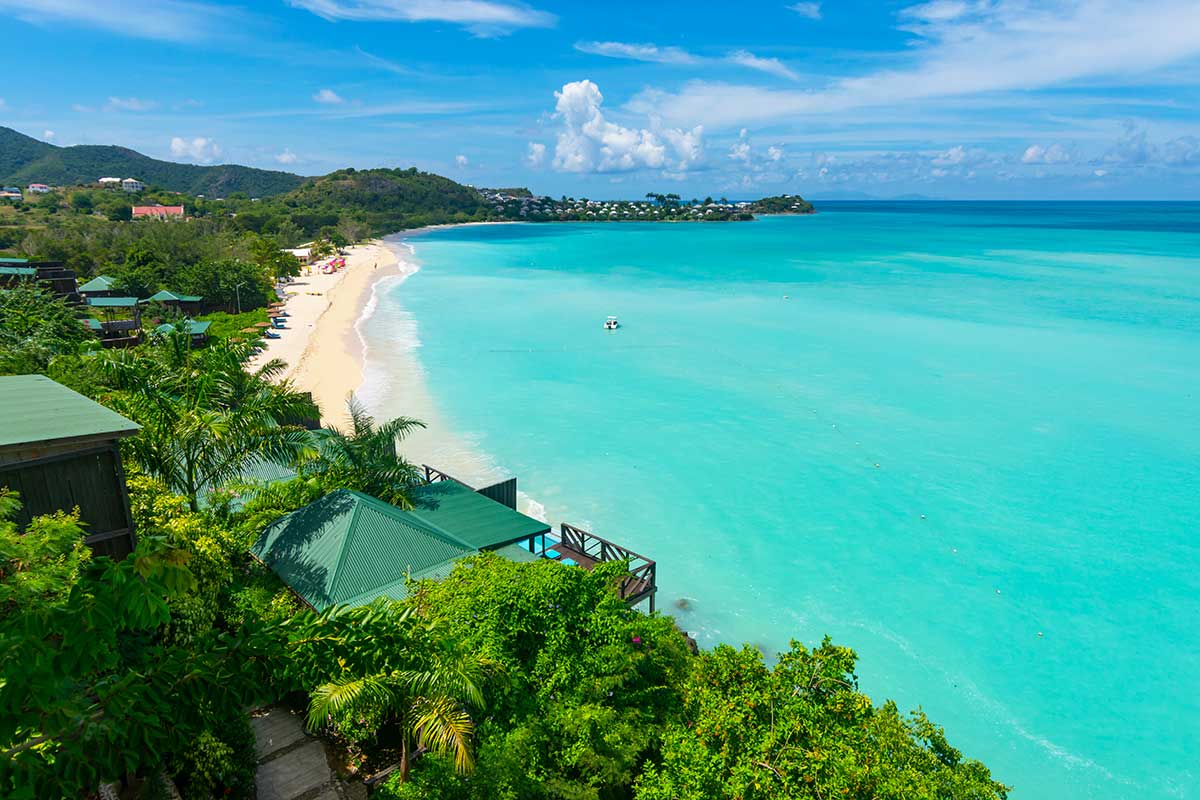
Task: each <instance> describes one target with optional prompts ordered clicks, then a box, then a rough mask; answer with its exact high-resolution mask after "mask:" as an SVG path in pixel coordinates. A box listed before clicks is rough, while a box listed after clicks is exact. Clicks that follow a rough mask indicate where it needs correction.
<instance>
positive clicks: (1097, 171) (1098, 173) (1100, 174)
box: [1092, 169, 1108, 178]
mask: <svg viewBox="0 0 1200 800" xmlns="http://www.w3.org/2000/svg"><path fill="white" fill-rule="evenodd" d="M1092 174H1093V175H1095V176H1096V177H1097V178H1103V177H1104V176H1105V175H1107V174H1108V170H1106V169H1094V170H1092Z"/></svg>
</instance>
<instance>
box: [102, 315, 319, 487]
mask: <svg viewBox="0 0 1200 800" xmlns="http://www.w3.org/2000/svg"><path fill="white" fill-rule="evenodd" d="M166 339H167V341H166V342H165V343H163V344H161V345H159V346H155V347H148V348H139V349H138V350H124V351H120V352H116V353H113V352H111V351H110V353H109V354H106V357H105V360H104V362H103V368H104V369H105V371H106V372H107V374H108V376H109V377H110V378H111V379H112V380H113V382H114V384H115V386H116V387H117V389H118V391H117V393H116V394H115V395H114V396H113V397H111V398H110V404H111V405H112V407H113V408H115V409H116V410H117V411H119V412H121V413H123V414H125V415H126V416H127V417H129V418H131V419H132V420H133V421H134V422H137V423H138V424H139V425H141V426H142V430H141V432H140V433H139V434H138V435H137V436H134V437H131V438H130V439H129V440H128V443H127V448H128V451H127V452H128V454H129V456H130V458H131V459H132V460H133V461H134V462H135V463H136V464H138V465H139V466H140V467H141V468H142V469H144V470H146V472H148V473H150V474H151V475H154V476H156V477H158V478H161V479H162V480H163V481H164V482H165V483H166V484H167V486H169V487H170V488H171V490H172V491H175V492H178V493H179V494H181V495H183V496H184V497H186V498H187V499H188V503H189V504H190V506H191V508H192V510H193V511H195V510H198V508H199V498H200V494H201V492H202V491H203V490H205V489H210V488H216V487H218V486H221V485H223V484H225V483H228V482H230V481H232V480H235V479H236V478H238V476H240V475H241V474H242V473H243V472H244V471H245V470H246V469H247V468H248V467H250V466H251V465H253V464H254V463H256V462H259V461H270V462H275V463H281V464H290V463H293V462H295V461H296V460H297V459H298V458H299V457H300V456H302V455H304V454H305V453H307V452H310V451H311V449H312V441H313V440H312V435H311V434H310V433H309V432H308V431H307V430H305V429H304V428H302V427H300V426H298V425H294V424H289V422H290V421H291V420H295V419H300V418H303V417H304V416H306V415H307V414H308V413H310V411H311V401H309V399H308V398H307V397H306V396H304V395H301V394H299V393H297V392H294V391H292V389H291V387H290V385H289V384H287V383H286V382H284V383H276V382H275V381H276V380H277V379H278V378H279V376H280V375H281V374H282V372H283V370H284V364H283V362H282V361H279V360H273V361H269V362H267V363H266V364H263V365H262V366H261V367H259V368H258V369H256V370H253V371H248V370H247V369H246V368H245V366H244V364H245V362H246V360H247V359H248V358H249V357H250V355H251V350H250V347H249V345H245V344H237V343H219V344H216V345H213V346H212V347H209V348H206V349H205V350H201V351H193V350H191V349H190V347H189V346H188V344H187V334H186V333H184V332H173V333H171V334H168V335H167V337H166Z"/></svg>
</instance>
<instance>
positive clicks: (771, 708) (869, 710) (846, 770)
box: [635, 638, 1007, 800]
mask: <svg viewBox="0 0 1200 800" xmlns="http://www.w3.org/2000/svg"><path fill="white" fill-rule="evenodd" d="M855 660H856V656H855V654H854V651H853V650H850V649H849V648H846V647H837V646H835V645H833V644H831V643H830V641H829V639H828V638H827V639H826V640H825V641H824V642H823V643H822V645H821V646H820V647H819V648H817V649H815V650H812V651H810V650H808V649H806V648H805V647H804V646H803V645H801V644H800V643H798V642H792V648H791V650H790V651H789V652H787V653H784V654H783V655H782V656H780V659H779V663H778V664H777V665H776V666H775V667H774V668H773V669H768V668H767V667H766V666H765V665H764V663H763V658H762V654H761V653H759V652H758V651H757V650H755V649H753V648H750V647H744V648H743V649H741V650H735V649H733V648H731V647H728V646H720V647H718V648H716V649H715V650H713V651H712V652H708V653H703V654H701V655H700V656H699V657H697V658H696V659H694V660H693V662H692V669H691V672H690V674H689V676H688V678H687V680H686V682H684V684H683V687H682V689H683V700H684V706H683V712H684V714H683V717H684V718H683V719H682V720H679V721H677V722H675V723H673V724H671V725H669V726H668V727H667V729H666V730H665V733H664V736H663V747H662V751H663V752H662V756H661V759H660V760H658V763H657V764H655V765H651V766H649V767H648V768H647V769H646V771H645V772H644V773H643V774H642V776H641V777H640V778H639V779H638V782H637V786H636V792H635V797H636V798H637V800H709V799H710V798H739V800H743V799H744V800H755V798H784V799H790V798H797V799H799V798H804V799H805V800H807V799H808V798H812V800H818V799H819V798H828V797H851V798H894V799H895V800H902V799H903V800H907V799H908V798H928V800H940V798H949V797H953V798H956V799H961V800H966V799H971V800H985V799H990V798H1004V797H1006V796H1007V789H1006V787H1004V786H1003V785H1001V784H999V783H996V782H994V781H993V780H991V776H990V775H989V773H988V771H987V768H986V767H984V766H983V765H982V764H980V763H979V762H977V761H970V760H964V759H963V757H962V754H961V753H959V752H958V751H957V750H955V749H954V748H952V747H950V745H949V744H948V743H947V742H946V739H945V736H944V734H943V732H942V730H941V729H940V728H938V727H936V726H934V725H933V724H932V723H930V722H929V720H928V719H926V717H925V715H924V714H922V713H919V712H917V713H914V714H912V715H910V716H909V717H908V718H907V719H906V718H904V717H902V716H901V715H900V714H899V712H898V711H897V709H896V706H895V704H894V703H891V702H888V703H885V704H884V705H882V706H875V705H873V704H872V703H871V699H870V698H869V697H867V696H866V695H864V694H861V693H860V692H859V691H858V688H857V680H856V678H855V675H854V663H855Z"/></svg>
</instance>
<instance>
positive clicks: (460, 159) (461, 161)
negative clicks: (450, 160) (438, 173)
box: [454, 153, 471, 169]
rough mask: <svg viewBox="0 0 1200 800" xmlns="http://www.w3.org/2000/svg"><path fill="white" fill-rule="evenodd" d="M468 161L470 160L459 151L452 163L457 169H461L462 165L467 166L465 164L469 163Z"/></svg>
mask: <svg viewBox="0 0 1200 800" xmlns="http://www.w3.org/2000/svg"><path fill="white" fill-rule="evenodd" d="M469 163H471V162H470V160H469V159H468V158H467V157H466V156H464V155H462V154H461V153H460V154H459V155H456V156H455V157H454V165H455V166H456V167H458V168H459V169H462V168H463V167H465V166H467V164H469Z"/></svg>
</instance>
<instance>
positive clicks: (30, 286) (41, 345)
mask: <svg viewBox="0 0 1200 800" xmlns="http://www.w3.org/2000/svg"><path fill="white" fill-rule="evenodd" d="M92 338H93V337H92V336H91V335H90V334H89V333H88V332H87V330H86V329H85V328H84V327H83V324H82V323H81V322H80V321H79V319H78V318H77V317H76V316H75V313H74V310H73V309H72V308H71V307H70V306H69V305H67V304H66V302H64V301H63V300H61V299H59V298H57V297H55V296H54V295H53V294H51V293H50V292H48V291H46V290H45V289H44V288H42V286H40V285H39V284H37V283H34V282H32V281H22V282H20V283H19V284H17V285H16V286H15V287H13V288H11V289H7V290H0V374H3V375H26V374H30V373H34V372H40V373H44V372H46V369H47V368H48V366H49V365H50V361H51V360H52V359H53V358H54V356H56V355H59V354H62V353H75V352H78V351H79V349H80V347H81V346H82V345H83V344H84V343H85V342H89V341H91V340H92Z"/></svg>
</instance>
